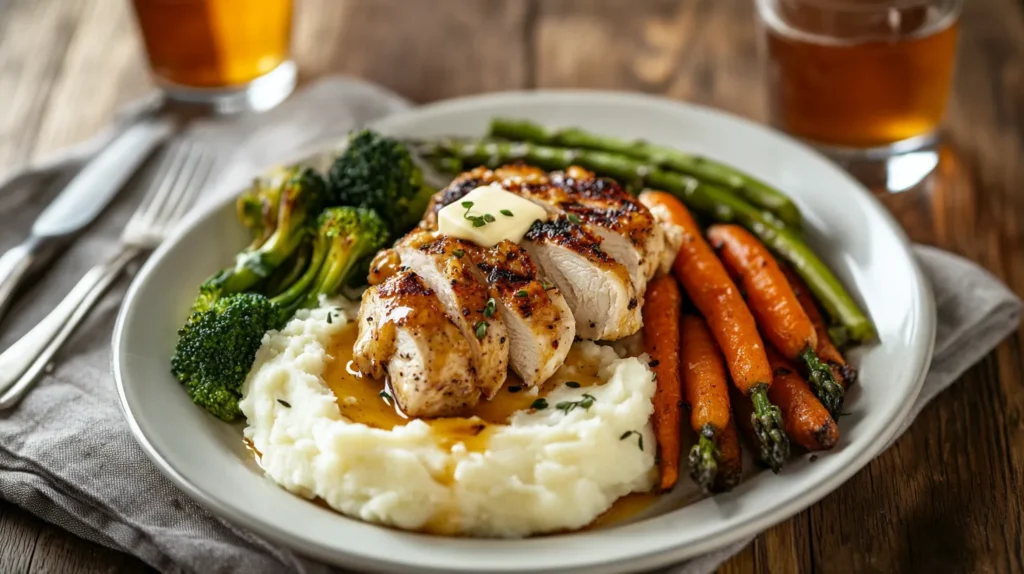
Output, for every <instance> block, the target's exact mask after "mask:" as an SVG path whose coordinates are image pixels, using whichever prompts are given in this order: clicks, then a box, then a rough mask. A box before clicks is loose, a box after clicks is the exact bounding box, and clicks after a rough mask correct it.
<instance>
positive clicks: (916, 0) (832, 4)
mask: <svg viewBox="0 0 1024 574" xmlns="http://www.w3.org/2000/svg"><path fill="white" fill-rule="evenodd" d="M779 1H780V0H754V3H755V4H757V6H758V7H759V8H760V9H761V10H766V9H768V10H770V9H772V8H773V7H774V6H773V5H774V4H777V3H778V2H779ZM783 1H785V0H783ZM790 1H791V2H794V3H798V4H804V5H807V6H813V7H815V8H821V9H828V10H833V11H835V12H847V13H860V14H868V13H871V12H879V11H885V10H891V9H893V8H917V7H921V6H935V7H942V6H943V5H945V6H946V7H947V10H946V12H945V13H946V14H959V13H960V11H961V10H962V9H963V5H964V0H883V1H881V2H879V3H877V4H866V3H865V2H863V1H862V0H861V1H858V0H790Z"/></svg>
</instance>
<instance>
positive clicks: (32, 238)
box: [0, 116, 174, 319]
mask: <svg viewBox="0 0 1024 574" xmlns="http://www.w3.org/2000/svg"><path fill="white" fill-rule="evenodd" d="M173 130H174V122H173V120H171V119H170V118H167V117H161V116H150V117H147V118H143V119H140V120H138V121H136V122H135V123H133V124H130V125H129V126H127V127H126V128H125V129H124V130H123V131H121V133H120V134H118V135H117V136H116V137H114V139H113V140H111V141H110V143H108V144H107V145H106V147H104V148H103V149H102V150H101V151H100V152H99V153H98V154H97V155H96V156H95V157H94V158H93V159H92V160H90V161H89V162H88V163H87V164H86V165H85V166H84V167H83V168H82V169H81V170H80V171H79V172H78V174H77V175H75V177H74V179H72V180H71V181H70V182H69V183H68V185H67V186H66V187H65V188H64V189H63V190H62V191H61V192H60V195H58V196H57V198H56V199H54V200H53V202H52V203H50V205H49V206H47V207H46V209H45V210H44V211H43V212H42V213H41V214H39V217H38V218H36V220H35V223H33V224H32V233H31V235H29V237H28V239H26V240H25V241H24V242H23V243H22V244H21V245H18V246H17V247H14V248H13V249H11V250H9V251H8V252H7V253H5V254H4V255H3V256H0V319H2V318H3V315H4V312H5V311H6V310H7V307H8V306H9V305H10V303H11V300H12V299H13V298H14V293H15V291H16V290H17V287H18V285H19V284H20V283H21V282H22V280H24V278H25V276H26V275H27V274H28V272H29V271H30V270H31V269H32V268H33V267H34V266H35V265H37V264H39V263H40V259H41V258H43V257H45V256H46V255H47V252H48V251H49V252H52V251H53V249H52V247H53V245H54V244H55V243H56V242H57V240H59V239H63V238H66V237H68V236H70V235H73V234H74V233H76V232H78V231H81V230H82V229H83V228H84V227H85V226H86V225H88V224H89V223H91V222H92V220H93V219H95V218H96V216H97V215H99V214H100V212H101V211H103V209H104V208H105V207H106V206H107V204H109V203H110V201H111V200H112V199H113V198H114V196H116V195H117V192H118V191H119V190H120V189H121V187H123V186H124V184H125V182H127V181H128V179H129V178H130V177H131V176H132V175H133V174H134V173H135V171H136V170H137V169H138V168H139V166H140V165H142V162H144V161H145V160H146V158H147V157H149V154H150V153H151V152H152V151H153V149H154V148H156V147H157V145H159V144H160V142H162V141H163V140H164V139H166V138H167V136H169V135H170V134H171V132H173Z"/></svg>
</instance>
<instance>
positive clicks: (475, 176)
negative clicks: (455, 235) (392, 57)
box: [426, 164, 665, 303]
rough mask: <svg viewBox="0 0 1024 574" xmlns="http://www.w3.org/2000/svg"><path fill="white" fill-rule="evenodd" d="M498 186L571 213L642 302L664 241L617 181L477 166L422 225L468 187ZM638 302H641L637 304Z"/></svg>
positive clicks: (579, 173)
mask: <svg viewBox="0 0 1024 574" xmlns="http://www.w3.org/2000/svg"><path fill="white" fill-rule="evenodd" d="M494 183H497V184H498V185H500V186H501V187H502V188H504V189H505V190H507V191H511V192H513V193H516V194H519V195H521V196H523V197H525V198H527V199H530V200H532V201H534V202H535V203H537V204H538V205H541V206H542V207H544V208H545V209H547V210H548V211H549V213H551V214H552V215H560V214H563V213H565V214H568V213H571V214H572V217H574V218H575V219H578V220H579V222H580V223H581V225H583V226H584V227H585V228H586V230H587V231H589V232H590V233H592V234H594V235H596V236H597V237H598V238H599V239H600V242H601V249H602V250H604V251H605V252H607V253H608V254H609V255H611V256H612V258H613V259H615V260H616V261H618V262H619V263H622V264H623V265H625V266H626V269H627V270H628V271H629V275H630V279H631V280H632V281H633V288H634V290H635V291H636V292H637V293H638V294H640V296H641V299H642V296H643V294H644V293H646V291H647V282H648V281H649V280H650V279H651V278H652V277H654V275H655V273H656V272H657V271H658V270H659V268H660V264H661V262H662V260H663V259H664V252H665V238H664V231H663V230H662V227H661V226H660V225H659V224H658V222H657V220H656V218H655V217H654V215H653V214H651V212H650V211H649V210H648V209H647V208H646V206H644V205H643V204H642V203H641V202H640V201H639V200H638V199H637V198H635V197H633V196H632V195H630V194H629V193H628V192H627V191H626V190H624V189H622V186H620V185H619V184H618V183H617V182H615V181H614V180H611V179H607V178H598V177H596V176H595V175H594V173H593V172H590V171H588V170H585V169H583V168H581V167H577V166H572V167H570V168H568V169H567V170H565V171H564V172H553V173H551V174H550V175H549V174H547V173H546V172H544V171H543V170H541V169H540V168H537V167H533V166H528V165H521V164H513V165H507V166H503V167H500V168H498V169H495V170H493V171H492V170H488V169H486V168H477V169H474V170H471V171H468V172H466V173H464V174H462V175H460V176H459V177H457V178H456V179H455V180H454V181H453V182H452V183H451V184H450V185H449V186H448V187H447V188H446V189H445V190H443V191H442V192H440V193H438V194H437V195H436V196H435V198H434V201H433V202H432V206H431V209H428V210H427V221H426V224H427V225H428V226H430V225H436V223H434V221H433V219H432V218H436V215H435V214H436V212H437V211H438V210H439V209H440V208H441V207H443V206H444V205H447V204H448V203H451V202H453V201H456V200H458V199H460V198H461V197H462V196H464V195H465V194H466V193H469V192H470V191H471V190H472V189H473V188H475V187H477V186H480V185H489V184H494ZM641 303H642V301H641Z"/></svg>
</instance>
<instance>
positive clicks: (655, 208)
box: [640, 196, 683, 275]
mask: <svg viewBox="0 0 1024 574" xmlns="http://www.w3.org/2000/svg"><path fill="white" fill-rule="evenodd" d="M640 201H641V202H642V203H643V204H644V206H645V207H647V209H648V210H649V211H650V212H651V215H653V216H654V219H655V220H656V221H657V222H658V225H659V226H660V227H661V229H662V232H663V233H664V235H665V249H663V250H662V252H661V260H660V261H659V262H658V268H657V269H656V270H655V274H656V275H665V274H667V273H669V272H671V271H672V263H673V262H674V261H675V259H676V255H677V254H678V253H679V248H680V247H682V245H683V228H682V227H679V226H678V225H676V224H674V223H672V215H671V214H670V213H669V212H668V208H666V207H665V206H664V205H661V204H657V203H648V202H646V201H644V200H643V196H641V198H640Z"/></svg>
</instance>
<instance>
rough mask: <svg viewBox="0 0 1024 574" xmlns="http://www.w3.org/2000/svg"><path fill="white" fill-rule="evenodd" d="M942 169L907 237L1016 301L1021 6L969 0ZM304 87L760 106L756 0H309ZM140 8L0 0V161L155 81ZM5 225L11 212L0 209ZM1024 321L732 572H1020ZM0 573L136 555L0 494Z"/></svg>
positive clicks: (1023, 97)
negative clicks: (535, 92)
mask: <svg viewBox="0 0 1024 574" xmlns="http://www.w3.org/2000/svg"><path fill="white" fill-rule="evenodd" d="M966 4H967V6H966V9H965V12H964V14H963V19H962V39H961V44H960V51H959V58H960V60H959V66H958V72H957V77H956V81H955V86H954V91H953V96H952V101H951V104H950V108H949V113H948V117H947V121H946V123H945V131H944V133H945V136H946V142H947V145H946V147H945V148H944V150H943V156H942V163H941V165H940V168H939V170H938V171H937V172H936V173H935V174H934V175H933V177H931V178H930V179H929V181H928V182H926V184H925V185H922V186H920V187H919V188H917V189H915V190H914V191H912V192H908V193H904V194H901V195H899V196H894V197H889V198H887V199H886V202H887V204H888V205H889V206H890V207H891V209H892V210H893V211H894V212H895V213H896V214H897V216H898V217H899V219H900V220H901V221H902V222H903V224H904V226H905V227H906V229H907V231H908V233H909V235H910V236H911V237H912V238H913V239H914V240H916V241H920V242H925V243H930V244H934V245H938V246H940V247H943V248H945V249H949V250H952V251H955V252H957V253H961V254H963V255H966V256H967V257H970V258H972V259H974V260H976V261H978V262H980V263H981V264H982V265H984V266H985V267H986V268H988V269H990V270H991V271H993V272H994V273H996V274H997V275H998V276H1000V277H1002V278H1003V279H1004V280H1005V281H1006V282H1007V283H1008V284H1009V285H1010V286H1011V287H1012V288H1013V289H1014V290H1015V291H1016V292H1017V293H1018V294H1024V257H1022V253H1024V251H1022V247H1024V243H1022V241H1021V239H1022V238H1021V235H1022V230H1021V222H1022V221H1024V4H1022V3H1021V2H1020V1H1019V0H970V1H969V2H967V3H966ZM297 5H298V6H297V19H296V28H295V41H294V48H295V55H296V58H297V60H298V62H299V64H300V67H301V74H302V77H303V78H304V79H305V80H308V79H310V78H313V77H316V76H319V75H322V74H327V73H338V72H340V73H346V74H352V75H356V76H361V77H364V78H367V79H369V80H372V81H375V82H379V83H381V84H383V85H385V86H387V87H389V88H392V89H394V90H397V91H398V92H400V93H402V94H404V95H406V96H408V97H410V98H412V99H414V100H416V101H418V102H426V101H431V100H436V99H439V98H446V97H452V96H459V95H465V94H473V93H480V92H488V91H495V90H506V89H522V88H535V87H536V88H558V87H588V88H611V89H623V90H636V91H643V92H650V93H656V94H663V95H666V96H668V97H671V98H677V99H680V100H686V101H690V102H696V103H700V104H708V105H713V106H716V107H719V108H722V109H724V110H727V111H730V112H734V113H737V114H740V115H743V116H747V117H750V118H753V119H755V120H759V121H764V120H765V119H766V107H765V103H764V97H763V91H764V84H763V82H762V77H761V74H760V72H759V67H758V62H757V39H756V38H757V37H756V34H755V26H754V14H753V3H752V1H751V0H505V1H503V0H434V1H432V2H424V1H418V2H417V1H412V0H297ZM151 87H152V86H151V84H150V82H149V80H148V79H147V75H146V68H145V63H144V59H143V56H142V53H141V48H140V43H139V40H138V38H137V34H136V30H135V28H134V24H133V21H132V15H131V12H130V8H129V6H128V2H126V1H125V2H119V1H113V0H46V1H40V0H0V110H3V113H0V170H3V169H5V168H9V167H13V166H16V165H18V164H20V163H23V162H25V161H28V160H30V159H32V158H38V157H42V156H45V155H47V154H48V153H50V152H53V151H54V150H58V149H60V148H62V147H64V146H67V145H70V144H73V143H76V142H78V141H81V140H83V139H85V138H87V137H88V136H89V135H91V134H93V133H95V132H96V131H98V130H99V129H101V128H102V127H103V126H104V125H105V124H106V123H107V122H108V121H109V120H110V118H111V116H112V114H113V113H114V112H115V111H116V110H117V109H118V106H120V105H121V104H123V103H125V102H127V101H129V100H132V99H133V98H135V97H137V96H139V95H141V94H143V93H145V92H146V91H148V90H149V89H150V88H151ZM0 224H2V222H0ZM1022 341H1024V338H1022V337H1021V335H1020V333H1018V334H1015V335H1014V336H1013V337H1011V338H1010V339H1009V340H1007V341H1006V342H1004V343H1003V344H1002V345H1001V346H1000V347H999V348H998V350H996V351H995V352H993V353H992V354H991V355H990V356H988V357H987V358H986V359H985V360H984V361H982V362H981V363H980V364H978V365H977V366H975V367H974V368H972V369H971V370H970V371H969V372H968V373H967V374H966V375H965V376H964V377H963V379H962V380H961V381H960V382H959V383H958V384H957V385H956V386H954V387H953V388H951V389H950V390H948V391H947V392H946V393H944V394H943V395H942V396H941V397H940V398H938V399H937V400H936V401H935V402H934V403H933V404H932V405H930V406H929V407H928V408H927V409H926V410H925V411H924V413H922V415H921V416H920V418H919V419H918V420H917V422H916V423H915V424H914V426H913V427H912V429H911V430H910V431H909V432H908V433H907V434H906V435H905V436H904V437H903V438H901V439H900V440H899V441H898V442H897V443H896V444H895V445H894V446H893V447H892V448H890V449H889V450H888V451H886V452H885V453H884V454H883V455H882V456H881V457H879V458H878V459H877V460H875V461H873V462H872V463H871V464H869V465H868V466H867V467H866V468H865V469H864V470H862V471H861V472H860V473H858V474H857V475H856V476H855V477H854V478H852V479H851V480H850V481H849V482H847V483H846V484H845V485H843V486H842V487H841V488H839V489H838V490H837V491H836V492H834V493H832V494H831V495H829V496H828V497H826V498H825V499H824V500H822V501H821V502H819V503H818V504H816V505H814V506H813V507H811V508H810V509H809V510H807V511H805V512H803V513H801V514H799V515H797V516H796V517H794V518H792V519H790V520H787V521H786V522H783V523H782V524H779V525H777V526H775V527H774V528H771V529H770V530H768V531H767V532H765V533H764V534H762V535H761V536H759V537H758V538H757V539H756V540H755V541H754V543H753V544H751V545H750V546H748V547H747V548H746V549H744V550H743V551H742V552H741V553H740V554H739V555H738V556H736V557H735V558H733V559H732V560H731V561H729V562H728V563H727V564H725V565H724V566H723V567H722V569H721V571H722V572H724V573H730V574H739V573H746V572H779V573H788V572H1022V571H1024V546H1022V539H1024V524H1022V521H1024V518H1022V516H1024V497H1022V493H1024V422H1022V415H1024V359H1022V353H1024V348H1022ZM0 571H2V572H4V573H7V572H55V573H63V572H135V571H146V567H145V565H143V564H141V563H140V562H138V561H137V560H135V559H133V558H131V557H129V556H126V555H123V554H120V553H118V552H115V551H112V550H109V549H107V548H103V547H100V546H96V545H93V544H91V543H88V542H85V541H83V540H81V539H79V538H76V537H75V536H73V535H71V534H68V533H66V532H64V531H62V530H60V529H58V528H56V527H54V526H51V525H49V524H47V523H44V522H42V521H40V520H39V519H37V518H35V517H33V516H31V515H29V514H27V513H26V512H24V511H22V510H20V509H19V508H17V507H15V506H13V505H10V504H8V503H5V502H3V501H2V500H0Z"/></svg>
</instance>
